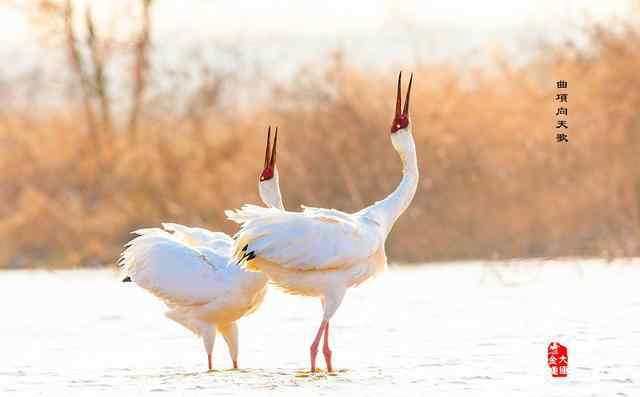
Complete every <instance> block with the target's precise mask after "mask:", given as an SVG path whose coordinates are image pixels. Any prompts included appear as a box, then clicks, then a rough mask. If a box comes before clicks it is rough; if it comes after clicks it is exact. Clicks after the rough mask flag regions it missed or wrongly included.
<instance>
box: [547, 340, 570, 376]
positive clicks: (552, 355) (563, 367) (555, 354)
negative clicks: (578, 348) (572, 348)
mask: <svg viewBox="0 0 640 397" xmlns="http://www.w3.org/2000/svg"><path fill="white" fill-rule="evenodd" d="M547 364H548V365H549V368H551V376H553V377H554V378H562V377H566V376H567V367H568V366H569V354H568V352H567V348H566V346H563V345H561V344H560V343H558V342H551V343H549V347H548V348H547Z"/></svg>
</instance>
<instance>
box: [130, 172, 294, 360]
mask: <svg viewBox="0 0 640 397" xmlns="http://www.w3.org/2000/svg"><path fill="white" fill-rule="evenodd" d="M275 183H276V184H277V179H276V180H275ZM273 184H274V181H273V180H268V181H262V182H259V183H258V186H259V191H260V196H261V198H262V199H263V200H264V202H265V204H267V205H269V206H277V207H278V208H282V197H281V196H280V189H279V187H278V186H275V187H274V186H273ZM263 185H264V186H263ZM162 227H163V229H160V228H148V229H140V230H136V231H135V232H133V233H134V234H137V237H135V238H134V239H132V240H131V241H130V242H129V243H128V244H127V245H126V246H125V250H124V252H123V253H122V255H121V257H120V264H121V266H122V273H123V275H124V276H127V277H129V279H130V280H131V281H133V282H135V283H136V284H137V285H138V286H140V287H142V288H144V289H145V290H147V291H148V292H150V293H151V294H153V295H154V296H156V297H157V298H159V299H161V300H162V301H163V302H164V303H165V304H166V305H167V306H168V308H169V310H168V311H167V313H166V315H167V317H169V318H171V319H172V320H174V321H176V322H178V323H179V324H181V325H183V326H184V327H186V328H187V329H189V330H191V331H192V332H194V333H195V334H197V335H199V336H201V337H202V339H203V342H204V345H205V350H206V351H207V354H208V356H209V360H211V353H212V350H213V345H214V341H215V335H216V331H219V332H220V333H221V334H222V335H223V336H224V339H225V341H226V342H227V344H228V346H229V352H230V355H231V358H232V360H233V362H234V366H235V365H237V364H236V362H237V355H238V327H237V324H236V323H235V322H236V320H238V319H240V318H241V317H243V316H245V315H248V314H250V313H252V312H253V311H255V310H256V309H257V308H258V307H259V306H260V304H261V303H262V301H263V299H264V296H265V293H266V290H267V280H268V279H267V277H266V276H265V275H263V274H261V273H255V272H248V271H245V270H244V269H242V268H241V267H239V266H238V265H237V264H236V262H235V260H234V259H233V257H232V252H233V251H232V248H233V243H234V241H233V239H232V238H231V237H229V236H228V235H226V234H224V233H220V232H211V231H209V230H206V229H203V228H198V227H188V226H184V225H180V224H175V223H163V224H162ZM209 362H210V363H211V361H209Z"/></svg>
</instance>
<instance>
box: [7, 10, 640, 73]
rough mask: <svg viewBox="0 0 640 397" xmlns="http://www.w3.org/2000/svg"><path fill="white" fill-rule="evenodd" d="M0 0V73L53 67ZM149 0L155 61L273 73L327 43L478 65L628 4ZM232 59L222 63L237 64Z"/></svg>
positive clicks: (375, 55)
mask: <svg viewBox="0 0 640 397" xmlns="http://www.w3.org/2000/svg"><path fill="white" fill-rule="evenodd" d="M2 1H9V0H0V57H1V59H3V60H4V59H8V60H11V62H3V65H2V68H3V70H1V71H0V72H3V73H1V74H0V78H2V77H3V76H2V75H4V77H5V78H11V76H12V75H14V74H19V73H20V72H23V73H24V72H25V71H28V70H29V69H30V65H34V64H35V65H39V66H43V67H44V68H45V69H46V68H48V69H50V70H53V72H54V74H55V73H57V69H56V66H55V65H56V61H57V62H61V61H64V58H57V59H56V58H55V57H53V56H51V53H49V52H47V50H43V49H42V47H41V46H40V45H39V43H38V41H37V40H36V39H35V38H36V35H35V34H34V30H33V26H30V25H29V23H28V22H27V20H26V18H24V16H23V15H21V14H20V12H18V11H16V10H15V9H11V8H10V7H7V6H6V4H7V3H4V4H5V5H4V6H3V5H2V4H3V3H2ZM10 1H13V2H14V3H16V2H17V3H18V4H20V3H22V4H28V3H29V2H32V1H35V0H10ZM87 2H90V3H91V4H92V8H93V14H94V16H95V17H96V18H97V20H98V25H99V27H100V26H103V27H104V26H106V25H108V24H109V22H110V21H112V20H113V16H114V15H118V12H120V13H122V10H123V9H124V7H125V5H126V4H131V0H109V1H105V0H75V3H76V6H77V9H80V10H81V9H83V8H84V6H85V5H86V4H87ZM154 2H155V5H154V8H153V30H152V40H153V50H154V65H159V64H163V65H165V66H166V65H169V66H170V65H174V64H178V63H180V62H183V61H184V59H185V57H186V56H187V55H185V54H189V50H192V49H196V48H197V49H199V52H200V53H201V55H202V56H203V57H205V58H206V59H207V62H209V63H210V64H217V65H223V67H227V66H225V62H226V61H225V59H223V58H224V57H223V56H221V55H220V53H219V52H218V53H217V52H216V51H214V50H213V48H214V47H215V46H216V45H218V44H222V45H226V46H229V47H230V48H232V49H237V50H238V52H239V53H241V54H242V58H243V61H244V62H245V64H256V65H266V66H267V67H268V69H267V70H268V71H269V73H272V74H273V76H272V77H274V78H276V79H281V78H287V76H288V75H289V72H290V71H293V70H296V69H297V68H298V67H299V66H300V65H303V64H305V63H308V62H311V63H313V62H318V61H322V60H323V59H326V57H327V54H328V52H329V51H330V50H332V49H335V48H336V47H339V48H341V49H342V50H344V51H345V53H346V54H347V55H348V56H349V57H350V59H351V61H353V62H355V63H360V64H366V65H375V66H382V67H389V66H390V67H396V66H398V65H407V64H409V63H411V62H415V61H416V60H418V59H420V60H427V61H429V60H435V61H440V60H449V61H454V62H458V63H466V62H469V60H472V61H475V62H482V56H486V54H487V51H485V49H486V47H488V46H489V47H494V46H496V45H498V46H502V47H503V48H505V49H507V50H508V51H515V53H516V54H517V55H526V52H527V51H528V50H532V51H533V50H535V49H537V48H538V47H537V44H538V43H539V41H540V40H558V41H559V42H560V41H563V40H565V39H567V38H572V39H576V40H577V41H578V43H579V42H580V37H581V31H580V29H581V26H583V25H584V24H585V22H586V21H598V22H605V23H612V22H611V21H612V20H613V19H612V18H614V17H617V18H627V17H629V16H630V15H632V12H633V10H634V8H633V4H634V0H607V1H604V0H564V1H562V0H518V1H514V0H444V1H419V0H404V1H401V2H400V1H392V0H386V1H385V0H378V1H368V0H351V1H340V0H324V1H309V0H304V1H303V0H299V1H284V0H277V1H264V0H243V1H239V0H237V1H221V0H182V1H179V0H154ZM639 3H640V1H639V2H636V3H635V4H639ZM636 11H637V10H636ZM635 15H636V17H637V16H640V13H637V14H635ZM49 51H50V50H49ZM57 55H58V57H63V56H64V54H60V53H57ZM522 58H523V59H525V57H522ZM515 59H516V60H518V59H521V57H519V56H518V57H515ZM233 62H235V61H232V62H230V63H228V66H229V67H233V68H237V65H236V64H234V63H233ZM246 74H249V73H245V75H246Z"/></svg>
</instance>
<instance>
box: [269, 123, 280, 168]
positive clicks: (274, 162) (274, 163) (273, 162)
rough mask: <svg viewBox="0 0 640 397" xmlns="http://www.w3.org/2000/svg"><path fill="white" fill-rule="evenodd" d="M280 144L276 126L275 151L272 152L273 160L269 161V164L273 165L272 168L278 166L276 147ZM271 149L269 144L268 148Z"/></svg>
mask: <svg viewBox="0 0 640 397" xmlns="http://www.w3.org/2000/svg"><path fill="white" fill-rule="evenodd" d="M277 146H278V127H276V134H275V136H274V137H273V151H272V152H271V160H270V161H269V166H271V168H272V169H275V167H276V147H277ZM268 149H269V147H268V146H267V150H268Z"/></svg>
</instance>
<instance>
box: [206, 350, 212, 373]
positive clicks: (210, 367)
mask: <svg viewBox="0 0 640 397" xmlns="http://www.w3.org/2000/svg"><path fill="white" fill-rule="evenodd" d="M207 358H208V359H209V371H211V369H212V366H211V354H207Z"/></svg>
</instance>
